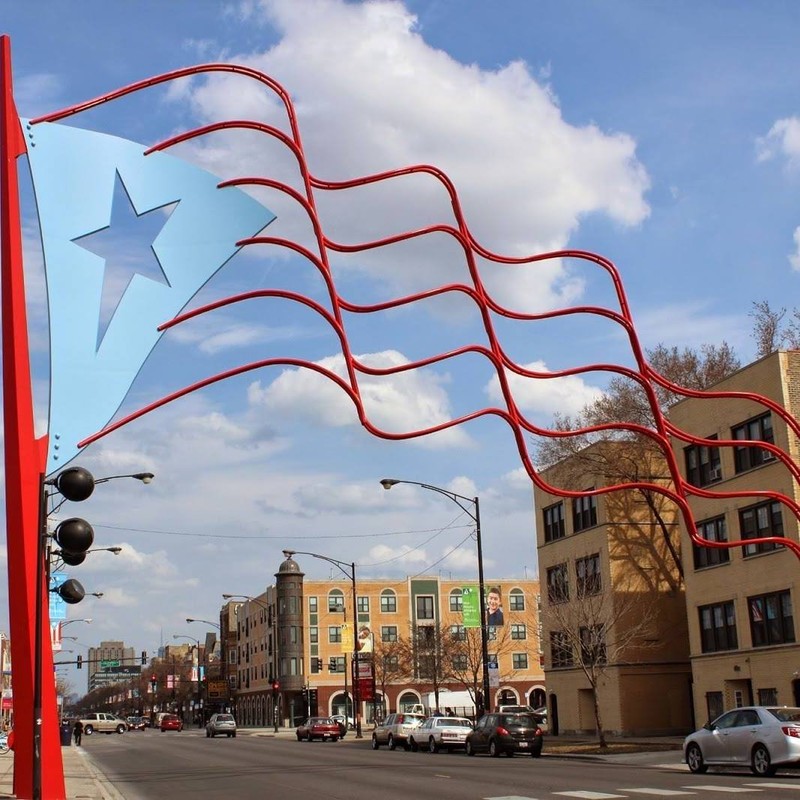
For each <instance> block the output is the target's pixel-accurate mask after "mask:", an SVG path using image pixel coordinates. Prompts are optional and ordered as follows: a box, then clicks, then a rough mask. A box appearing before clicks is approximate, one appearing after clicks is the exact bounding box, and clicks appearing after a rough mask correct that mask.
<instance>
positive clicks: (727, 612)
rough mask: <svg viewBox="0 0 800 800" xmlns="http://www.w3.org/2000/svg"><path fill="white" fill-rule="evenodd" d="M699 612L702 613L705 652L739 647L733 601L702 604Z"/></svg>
mask: <svg viewBox="0 0 800 800" xmlns="http://www.w3.org/2000/svg"><path fill="white" fill-rule="evenodd" d="M698 612H699V614H700V644H701V648H702V651H703V652H704V653H716V652H719V651H720V650H736V648H737V647H739V640H738V638H737V636H736V615H735V613H734V608H733V601H728V602H726V603H714V604H713V605H710V606H700V608H699V609H698Z"/></svg>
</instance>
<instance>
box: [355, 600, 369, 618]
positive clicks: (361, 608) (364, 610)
mask: <svg viewBox="0 0 800 800" xmlns="http://www.w3.org/2000/svg"><path fill="white" fill-rule="evenodd" d="M357 603H358V613H359V614H369V597H359V598H358V600H357Z"/></svg>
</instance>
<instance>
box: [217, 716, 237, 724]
mask: <svg viewBox="0 0 800 800" xmlns="http://www.w3.org/2000/svg"><path fill="white" fill-rule="evenodd" d="M217 722H233V717H232V716H231V715H230V714H217Z"/></svg>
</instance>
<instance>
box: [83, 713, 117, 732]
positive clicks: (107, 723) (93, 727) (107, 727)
mask: <svg viewBox="0 0 800 800" xmlns="http://www.w3.org/2000/svg"><path fill="white" fill-rule="evenodd" d="M81 722H82V723H83V732H84V734H86V736H91V735H92V734H93V733H125V731H126V730H128V723H127V722H126V721H125V720H124V719H122V717H117V716H116V715H114V714H106V713H104V712H103V711H93V712H92V713H91V714H87V715H86V716H85V717H81Z"/></svg>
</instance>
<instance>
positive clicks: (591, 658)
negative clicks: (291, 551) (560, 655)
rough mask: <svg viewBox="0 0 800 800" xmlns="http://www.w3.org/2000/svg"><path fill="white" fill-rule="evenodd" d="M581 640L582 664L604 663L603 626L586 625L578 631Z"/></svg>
mask: <svg viewBox="0 0 800 800" xmlns="http://www.w3.org/2000/svg"><path fill="white" fill-rule="evenodd" d="M578 634H579V636H580V638H581V660H582V661H583V663H584V664H587V665H588V664H605V663H606V629H605V626H604V625H587V626H586V627H583V628H581V629H580V630H579V631H578Z"/></svg>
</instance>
